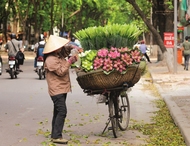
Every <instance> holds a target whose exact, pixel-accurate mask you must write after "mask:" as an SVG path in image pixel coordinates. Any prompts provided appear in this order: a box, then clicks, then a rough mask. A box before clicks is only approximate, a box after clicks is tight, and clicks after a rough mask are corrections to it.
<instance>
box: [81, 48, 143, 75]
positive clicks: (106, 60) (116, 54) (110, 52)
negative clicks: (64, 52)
mask: <svg viewBox="0 0 190 146" xmlns="http://www.w3.org/2000/svg"><path fill="white" fill-rule="evenodd" d="M80 58H81V61H82V65H81V68H82V69H83V70H84V71H86V72H89V71H93V70H98V69H102V70H103V71H104V73H105V74H109V73H111V72H112V71H119V72H120V73H121V74H125V73H126V72H127V67H128V66H131V65H135V64H139V63H140V61H141V58H142V54H141V53H140V51H139V50H138V49H129V48H127V47H125V48H124V47H122V48H114V47H111V48H110V49H108V48H102V49H99V50H89V51H85V53H81V54H80Z"/></svg>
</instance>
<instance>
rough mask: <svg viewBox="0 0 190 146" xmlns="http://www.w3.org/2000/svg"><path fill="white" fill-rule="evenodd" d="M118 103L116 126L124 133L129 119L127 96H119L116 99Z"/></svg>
mask: <svg viewBox="0 0 190 146" xmlns="http://www.w3.org/2000/svg"><path fill="white" fill-rule="evenodd" d="M118 100H119V101H118V102H119V118H118V125H119V129H120V130H122V131H125V130H126V129H127V127H128V125H129V119H130V104H129V99H128V95H127V94H124V95H123V94H122V95H119V97H118Z"/></svg>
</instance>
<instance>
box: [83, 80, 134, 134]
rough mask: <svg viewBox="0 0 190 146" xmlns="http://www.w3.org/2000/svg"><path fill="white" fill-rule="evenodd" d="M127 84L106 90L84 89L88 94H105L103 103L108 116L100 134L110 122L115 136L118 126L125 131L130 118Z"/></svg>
mask: <svg viewBox="0 0 190 146" xmlns="http://www.w3.org/2000/svg"><path fill="white" fill-rule="evenodd" d="M127 89H128V84H126V83H125V84H123V86H122V87H116V88H111V89H106V90H84V92H85V93H88V95H93V94H103V95H104V96H106V102H105V104H106V105H108V111H109V118H108V122H107V123H106V126H105V128H104V130H103V132H102V134H103V133H104V132H105V130H106V129H107V127H108V125H109V123H110V122H111V128H108V130H112V132H113V135H114V137H115V138H117V137H118V128H119V129H120V130H121V131H125V130H126V129H127V127H128V124H129V119H130V104H129V99H128V95H127V93H126V91H127Z"/></svg>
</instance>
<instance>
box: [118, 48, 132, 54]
mask: <svg viewBox="0 0 190 146" xmlns="http://www.w3.org/2000/svg"><path fill="white" fill-rule="evenodd" d="M118 51H119V52H120V53H125V52H128V51H129V49H128V48H127V47H125V48H123V47H122V48H120V49H118Z"/></svg>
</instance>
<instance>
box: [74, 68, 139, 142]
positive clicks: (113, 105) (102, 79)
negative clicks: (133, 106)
mask: <svg viewBox="0 0 190 146" xmlns="http://www.w3.org/2000/svg"><path fill="white" fill-rule="evenodd" d="M76 73H77V81H78V83H79V85H80V87H81V88H82V89H83V91H84V93H87V95H94V94H101V95H104V96H105V97H106V102H105V104H106V105H108V111H109V117H108V122H107V123H106V126H105V128H104V130H103V132H102V133H104V132H105V130H106V129H107V128H108V125H109V124H110V123H111V127H109V128H108V130H112V132H113V135H114V137H115V138H117V137H118V128H119V129H120V130H122V131H125V130H126V129H127V127H128V124H129V119H130V104H129V99H128V96H127V93H126V91H127V90H128V88H130V87H132V86H134V85H135V84H136V83H137V82H138V81H139V80H140V77H141V69H140V68H139V66H138V65H134V66H130V67H129V68H128V71H127V73H126V74H120V73H118V72H117V71H115V72H112V73H110V74H109V75H106V74H104V73H103V71H102V70H98V71H93V72H90V73H89V72H88V73H85V72H83V71H81V70H76Z"/></svg>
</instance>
